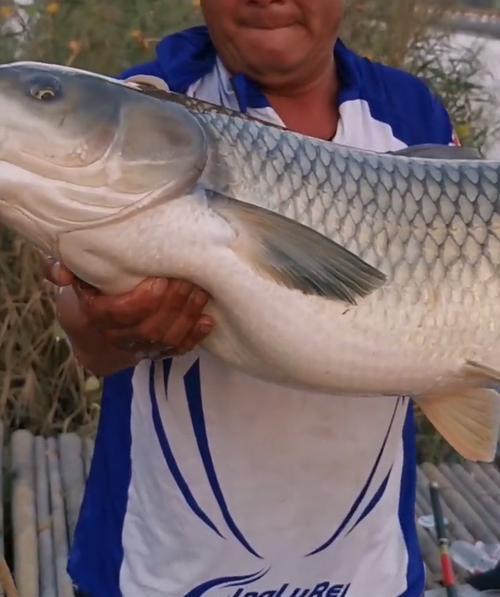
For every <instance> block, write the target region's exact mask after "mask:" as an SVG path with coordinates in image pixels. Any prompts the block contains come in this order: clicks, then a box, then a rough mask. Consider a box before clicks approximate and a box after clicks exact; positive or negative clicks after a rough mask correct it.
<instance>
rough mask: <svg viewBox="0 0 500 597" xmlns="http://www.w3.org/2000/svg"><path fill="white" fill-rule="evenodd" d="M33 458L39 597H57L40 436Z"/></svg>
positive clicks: (45, 457)
mask: <svg viewBox="0 0 500 597" xmlns="http://www.w3.org/2000/svg"><path fill="white" fill-rule="evenodd" d="M35 459H36V510H37V518H38V561H39V563H40V597H57V586H56V574H55V565H54V544H53V539H52V519H51V513H50V488H49V477H48V470H47V447H46V444H45V439H44V438H43V437H40V436H38V437H36V438H35Z"/></svg>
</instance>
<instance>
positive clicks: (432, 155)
mask: <svg viewBox="0 0 500 597" xmlns="http://www.w3.org/2000/svg"><path fill="white" fill-rule="evenodd" d="M388 153H389V154H390V155H398V156H404V157H407V158H427V159H434V160H482V159H483V156H482V155H481V153H480V152H479V150H477V149H475V148H473V147H457V146H456V145H431V144H428V145H413V146H412V147H406V148H405V149H401V150H399V151H389V152H388Z"/></svg>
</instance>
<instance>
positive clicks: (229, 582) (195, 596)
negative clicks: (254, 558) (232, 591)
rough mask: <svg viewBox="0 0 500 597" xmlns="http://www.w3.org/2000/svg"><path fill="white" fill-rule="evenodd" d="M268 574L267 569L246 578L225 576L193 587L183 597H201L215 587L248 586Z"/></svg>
mask: <svg viewBox="0 0 500 597" xmlns="http://www.w3.org/2000/svg"><path fill="white" fill-rule="evenodd" d="M268 572H269V568H267V569H266V570H259V571H258V572H255V573H254V574H247V575H246V576H226V577H221V578H215V579H214V580H209V581H207V582H204V583H203V584H202V585H199V586H198V587H195V588H194V589H192V590H191V591H189V593H186V595H185V596H184V597H201V596H202V595H204V594H205V593H207V592H208V591H210V589H214V588H215V587H238V586H242V585H249V584H250V583H253V582H256V581H257V580H259V579H261V578H263V577H264V576H265V575H266V574H267V573H268Z"/></svg>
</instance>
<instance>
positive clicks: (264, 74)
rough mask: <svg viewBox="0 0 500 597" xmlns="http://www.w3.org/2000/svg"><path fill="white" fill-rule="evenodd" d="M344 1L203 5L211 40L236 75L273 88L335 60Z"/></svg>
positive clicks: (206, 0)
mask: <svg viewBox="0 0 500 597" xmlns="http://www.w3.org/2000/svg"><path fill="white" fill-rule="evenodd" d="M342 4H343V0H201V6H202V9H203V13H204V15H205V20H206V23H207V26H208V28H209V31H210V34H211V37H212V39H213V41H214V43H215V45H216V47H217V50H218V52H219V54H220V55H221V57H222V59H223V61H224V62H225V63H226V65H227V66H228V67H229V69H230V70H232V71H233V72H243V73H245V74H247V75H249V76H251V77H253V78H254V79H256V80H257V81H260V82H264V83H266V84H267V83H268V82H270V83H271V84H272V83H273V79H274V80H276V81H277V82H278V81H279V79H286V78H287V74H288V73H290V72H293V71H294V70H297V69H301V67H302V68H303V67H305V66H306V65H307V64H308V63H310V62H311V61H313V62H316V61H317V60H318V59H319V58H320V57H324V56H325V54H327V53H328V54H331V52H332V43H333V41H334V40H335V38H336V36H337V31H338V27H339V23H340V19H341V16H342Z"/></svg>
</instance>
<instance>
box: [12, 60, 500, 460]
mask: <svg viewBox="0 0 500 597" xmlns="http://www.w3.org/2000/svg"><path fill="white" fill-rule="evenodd" d="M26 68H29V69H33V70H34V72H37V70H40V67H37V66H35V67H33V66H29V67H26ZM21 70H22V68H21ZM3 72H5V71H3ZM51 72H52V74H53V75H54V76H57V77H59V78H60V80H61V84H62V85H66V86H68V87H69V88H70V89H71V90H72V91H73V92H74V93H75V94H76V95H78V88H79V86H81V85H83V86H85V85H86V81H92V85H93V86H94V87H93V89H96V88H98V87H99V85H102V86H109V85H118V84H115V83H112V82H109V81H107V80H106V81H104V80H103V79H100V82H98V81H97V80H96V77H93V76H92V75H85V76H83V75H82V76H79V78H76V79H75V78H71V77H70V76H69V75H68V73H69V72H70V71H69V70H68V69H63V68H58V67H51ZM1 79H2V68H0V108H2V106H4V107H5V106H6V105H7V106H9V105H11V106H13V104H12V99H11V98H9V91H8V90H7V89H5V88H3V89H2V87H1ZM10 84H11V85H12V79H11V83H10ZM14 84H15V78H14ZM120 85H121V86H120V87H119V91H118V90H117V88H116V89H115V88H113V94H112V96H113V98H114V99H115V100H116V101H117V104H116V106H117V110H119V113H120V115H121V117H120V119H119V125H118V130H117V134H116V135H115V136H114V137H113V142H112V144H111V145H110V147H111V149H109V151H108V153H107V154H106V153H105V152H104V153H103V155H105V158H103V163H102V164H101V165H102V168H101V170H99V173H100V176H101V177H102V179H103V180H105V179H106V178H105V177H106V175H107V173H108V172H109V168H107V167H106V165H107V162H106V160H107V159H108V158H109V159H110V160H111V163H112V166H113V168H112V169H111V170H112V173H113V175H116V174H118V180H119V182H120V188H119V189H118V190H116V188H115V187H114V186H113V185H112V184H111V183H103V184H102V186H101V187H98V186H96V185H94V187H92V191H91V190H90V189H89V188H88V187H86V186H85V185H83V183H80V186H78V187H77V189H75V185H78V180H80V179H81V177H82V175H83V174H85V176H86V177H87V178H86V180H87V179H88V180H90V181H91V182H92V177H93V176H95V175H94V174H93V172H92V171H91V170H89V169H86V170H83V169H80V171H79V172H77V173H75V172H74V169H73V170H71V169H69V170H68V171H66V170H65V169H64V168H61V169H60V170H59V171H57V173H56V172H55V170H54V168H52V172H51V166H50V165H47V164H45V163H44V169H43V172H40V171H39V170H37V169H38V168H39V164H40V161H41V160H40V158H38V159H37V161H36V163H35V166H33V165H32V164H31V163H30V164H29V167H30V168H31V170H29V168H28V167H27V166H26V163H24V164H23V165H22V167H21V166H20V165H19V164H17V165H16V164H14V165H13V164H9V163H7V162H6V161H5V159H7V158H8V159H10V160H13V161H14V162H15V161H16V160H17V159H18V156H17V155H16V154H15V152H14V154H12V152H10V154H9V152H8V151H7V158H5V157H4V162H2V161H1V160H2V154H1V151H0V188H1V189H7V190H8V193H10V195H9V198H8V201H4V205H2V201H1V199H2V197H0V217H4V218H5V217H7V218H8V219H7V220H6V221H7V223H8V224H9V225H10V226H12V227H13V228H14V229H17V230H18V231H20V232H22V233H24V234H25V235H26V236H27V237H28V238H31V240H32V241H33V242H38V243H40V242H42V241H43V242H45V243H46V246H48V247H52V248H53V250H54V251H58V252H59V254H60V256H61V257H62V258H63V259H64V260H65V261H66V263H67V264H68V265H69V266H70V267H71V268H72V269H73V270H74V271H75V272H77V273H78V274H79V275H80V276H81V277H82V278H84V279H86V280H87V281H88V282H89V283H93V284H94V285H96V286H98V287H100V288H103V289H106V290H109V291H113V292H119V291H123V290H126V289H127V288H128V287H130V286H132V285H133V283H134V282H137V281H139V280H140V279H141V278H142V277H145V276H151V275H154V276H175V277H184V278H186V279H189V280H192V281H193V282H195V283H197V284H199V285H200V286H202V287H204V288H205V289H207V290H208V291H209V293H210V294H211V295H212V297H213V301H212V303H211V305H210V307H209V310H210V311H211V312H212V313H213V314H214V316H215V318H216V321H217V327H216V329H215V331H214V333H213V334H211V335H210V336H209V338H208V339H207V340H206V341H205V343H204V347H206V348H207V349H209V350H211V351H212V352H214V353H215V354H216V355H218V356H219V357H220V358H222V359H224V360H225V361H226V362H227V363H229V364H231V365H234V366H236V367H239V368H241V369H243V370H244V371H246V372H248V373H250V374H253V375H257V376H259V377H262V378H264V379H268V380H270V381H275V382H278V383H283V384H288V385H291V386H299V387H304V388H308V389H313V390H317V391H322V392H327V393H336V394H349V395H351V398H350V399H353V398H352V395H360V394H363V395H370V396H373V395H374V394H377V395H379V394H386V395H394V394H409V395H412V396H413V397H415V398H416V399H418V400H419V402H420V404H421V405H422V408H423V409H424V411H425V413H426V414H427V415H428V416H429V418H430V419H431V421H432V422H433V423H434V424H435V425H436V427H437V428H438V429H439V430H441V432H442V433H443V434H444V435H445V437H447V439H448V440H449V441H450V442H451V443H452V445H454V446H455V447H456V448H457V449H458V450H459V451H460V452H461V453H462V454H463V455H465V456H466V457H468V458H471V459H489V458H491V455H492V453H494V450H495V446H496V442H497V439H498V426H499V424H500V404H499V401H498V396H497V394H496V393H495V392H493V391H492V390H491V388H492V387H495V384H498V383H499V382H500V351H499V349H500V328H499V321H500V317H499V316H500V311H499V309H500V300H499V299H500V275H499V264H500V243H499V187H498V181H499V177H500V164H498V163H495V162H487V161H484V160H470V159H459V160H453V159H450V158H449V151H450V150H447V152H446V157H444V158H436V159H429V158H422V157H408V156H407V155H387V154H383V155H381V154H377V153H373V152H367V151H360V150H356V149H352V148H347V147H341V146H338V145H335V144H330V143H326V142H323V141H320V140H316V139H311V138H307V137H304V136H301V135H297V134H295V133H292V132H290V131H284V130H282V129H280V128H279V127H274V126H268V125H265V124H262V123H260V122H255V121H252V120H250V119H248V118H245V117H242V116H241V115H238V114H229V113H228V111H226V110H224V109H220V108H215V107H213V106H212V107H211V106H207V105H206V104H203V103H201V102H197V101H195V100H189V101H184V100H182V99H180V98H179V97H175V103H177V104H178V103H181V104H184V106H185V107H186V110H184V111H182V110H181V111H179V110H173V109H172V108H171V103H172V101H174V98H173V96H171V95H169V94H164V95H162V94H157V98H149V99H148V98H147V97H146V94H145V93H144V92H139V91H137V90H131V89H128V88H126V87H125V86H124V85H123V84H120ZM95 86H97V87H95ZM134 97H135V98H137V100H135V99H134ZM21 98H22V95H21ZM158 98H160V100H161V101H160V102H158V101H156V100H157V99H158ZM23 101H24V100H23ZM9 102H10V103H9ZM22 109H23V110H24V111H25V116H26V121H27V122H29V123H30V125H31V126H32V128H33V129H34V130H35V129H36V127H37V126H39V125H40V123H44V124H45V121H44V117H43V114H41V113H39V112H37V110H36V104H33V105H32V104H30V103H29V102H25V103H24V104H23V108H22ZM4 111H5V110H4ZM2 112H3V111H2V109H0V132H1V130H2ZM80 112H83V113H84V115H86V112H85V106H79V108H78V110H77V111H74V113H69V114H68V116H67V118H72V119H73V121H72V124H73V125H74V129H75V130H79V128H80V129H81V127H79V126H78V122H79V120H78V116H79V113H80ZM94 114H95V115H97V116H96V117H100V113H99V112H98V111H95V106H94ZM158 119H159V120H158ZM170 122H171V123H172V125H171V126H170V125H169V123H170ZM134 123H135V127H134ZM138 123H139V124H140V126H139V124H138ZM20 124H21V123H20ZM104 124H106V121H104ZM160 125H161V126H160ZM3 126H6V125H5V124H4V125H3ZM8 126H9V125H8V124H7V128H8ZM174 129H175V134H174ZM30 130H31V129H30ZM123 131H126V132H127V135H128V137H124V136H123V134H122V133H123ZM200 131H201V132H202V136H201V137H200ZM10 134H11V136H12V138H15V137H16V135H18V133H17V132H16V131H13V130H10ZM19 135H20V133H19ZM53 135H54V143H57V142H58V140H59V136H60V134H59V131H58V130H57V129H56V130H54V131H53ZM58 135H59V136H58ZM148 135H150V138H151V139H153V138H154V139H155V148H156V153H155V159H156V161H155V162H154V164H153V166H154V167H151V168H150V166H151V163H150V162H151V159H152V158H151V155H152V153H154V152H152V146H151V143H149V144H148V141H147V139H148ZM179 135H180V137H181V139H182V142H183V147H184V148H186V149H185V152H187V153H185V155H187V156H188V157H190V156H191V157H192V159H191V160H190V161H189V164H188V166H187V165H186V162H185V160H178V159H177V156H176V152H175V147H176V143H178V139H179ZM122 138H125V139H129V140H130V143H128V144H127V143H126V144H125V145H120V144H119V143H118V144H117V141H116V139H118V140H120V139H122ZM28 140H29V131H28V133H27V136H25V137H24V142H25V143H28V144H29V141H28ZM22 142H23V141H22V140H21V141H19V143H21V145H22ZM96 143H97V141H96ZM164 146H165V149H167V148H168V151H165V155H163V153H162V151H161V150H162V148H163V147H164ZM122 148H123V149H124V150H125V151H121V149H122ZM190 148H191V149H190ZM205 148H206V151H205ZM195 150H196V155H194V152H195ZM441 151H444V150H441ZM61 152H62V153H61V155H63V153H64V152H63V150H61ZM42 153H43V152H42ZM205 153H206V155H205ZM108 154H109V155H108ZM130 154H131V155H130ZM460 156H461V157H463V154H460ZM162 160H163V161H162ZM172 160H173V161H172ZM176 160H177V161H176ZM205 160H207V162H206V167H205V169H204V171H203V173H202V174H201V175H200V174H199V173H200V171H201V168H202V166H203V165H205ZM163 164H165V165H166V166H165V171H164V172H165V174H164V178H165V180H164V181H163V182H164V183H165V188H162V186H161V184H162V179H163V176H162V167H163ZM130 165H132V166H133V167H134V168H135V170H134V169H132V170H133V172H137V173H141V168H142V174H143V175H142V177H140V178H138V179H135V178H133V177H132V178H131V177H129V176H128V175H127V173H128V167H129V166H130ZM23 168H24V169H23ZM47 173H49V174H52V177H53V180H52V179H51V180H48V179H47ZM179 173H181V174H182V180H181V181H180V182H179V181H176V177H178V176H179ZM57 177H63V179H61V180H59V179H57V184H56V182H55V181H56V178H57ZM64 177H66V178H64ZM69 178H71V185H70V184H69V183H68V179H69ZM115 179H116V176H115V178H114V179H113V180H115ZM152 180H154V181H155V184H154V185H152V183H151V184H150V181H152ZM132 183H133V184H132ZM72 185H73V186H72ZM127 185H129V188H128V191H129V192H128V193H127V192H126V191H127ZM158 185H160V186H158ZM56 186H57V190H58V192H57V193H56V194H55V195H54V194H51V189H54V188H55V187H56ZM28 187H29V188H30V189H32V190H33V194H32V195H30V196H29V198H26V197H27V195H26V193H23V192H22V191H23V190H26V188H28ZM166 189H168V192H167V190H166ZM2 192H3V193H4V194H5V190H3V191H2ZM35 199H36V200H37V201H35ZM99 199H102V203H103V205H105V208H106V209H105V210H102V209H101V206H100V205H99V203H98V200H99ZM16 205H22V206H23V209H24V210H25V211H24V212H23V213H21V212H20V211H16V209H15V206H16ZM40 205H44V206H47V210H48V209H49V208H50V210H51V212H50V218H49V214H48V212H47V217H45V218H44V213H45V212H44V209H45V208H44V209H40ZM37 206H38V209H37ZM68 214H69V215H71V219H70V218H69V217H67V216H68ZM35 215H36V217H37V224H36V227H35V226H33V225H32V223H31V220H30V218H33V217H34V216H35ZM28 216H29V217H28ZM79 218H80V220H79ZM318 233H319V234H318ZM137 247H140V250H136V249H137Z"/></svg>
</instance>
